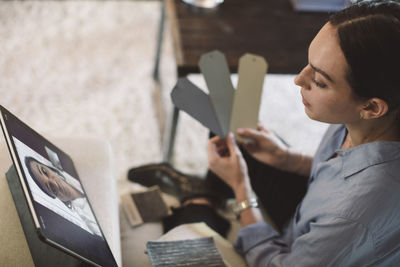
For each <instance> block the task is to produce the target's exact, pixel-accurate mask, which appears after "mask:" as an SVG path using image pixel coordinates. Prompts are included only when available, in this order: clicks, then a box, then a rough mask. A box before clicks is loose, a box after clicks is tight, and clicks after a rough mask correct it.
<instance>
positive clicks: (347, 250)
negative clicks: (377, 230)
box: [235, 217, 374, 266]
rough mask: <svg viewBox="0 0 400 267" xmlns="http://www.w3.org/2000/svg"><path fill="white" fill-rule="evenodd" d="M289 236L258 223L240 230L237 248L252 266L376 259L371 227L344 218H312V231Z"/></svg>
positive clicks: (360, 263) (341, 263)
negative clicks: (369, 230)
mask: <svg viewBox="0 0 400 267" xmlns="http://www.w3.org/2000/svg"><path fill="white" fill-rule="evenodd" d="M287 239H289V241H288V240H287ZM290 239H292V238H290V237H289V238H287V235H286V234H285V236H281V235H280V234H279V233H278V232H276V231H275V230H274V229H273V228H272V227H271V226H269V225H268V224H267V223H256V224H253V225H250V226H247V227H245V228H243V229H241V230H240V231H239V235H238V239H237V240H236V242H235V248H236V249H237V250H238V251H239V252H240V253H241V254H243V255H244V257H245V258H246V261H247V263H248V264H249V266H365V265H368V264H371V262H373V260H374V244H373V239H372V236H371V234H370V233H369V232H368V229H366V228H365V227H364V226H363V225H361V224H359V223H357V222H354V221H350V220H347V219H345V218H338V217H334V218H332V217H331V218H324V219H321V220H318V221H315V222H310V223H309V231H307V232H306V233H303V234H301V235H299V236H298V237H297V238H295V239H293V240H290Z"/></svg>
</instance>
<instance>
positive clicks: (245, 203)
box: [232, 198, 258, 217]
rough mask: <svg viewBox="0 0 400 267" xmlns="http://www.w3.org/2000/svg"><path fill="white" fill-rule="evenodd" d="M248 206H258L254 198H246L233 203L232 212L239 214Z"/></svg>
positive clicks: (237, 215)
mask: <svg viewBox="0 0 400 267" xmlns="http://www.w3.org/2000/svg"><path fill="white" fill-rule="evenodd" d="M249 208H258V202H257V199H256V198H250V199H246V200H244V201H241V202H239V203H235V205H234V206H233V208H232V211H233V213H235V215H236V217H239V216H240V213H241V212H242V211H244V210H246V209H249Z"/></svg>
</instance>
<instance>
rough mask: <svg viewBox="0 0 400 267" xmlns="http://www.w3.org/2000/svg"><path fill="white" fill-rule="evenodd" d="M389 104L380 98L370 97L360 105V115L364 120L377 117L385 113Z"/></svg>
mask: <svg viewBox="0 0 400 267" xmlns="http://www.w3.org/2000/svg"><path fill="white" fill-rule="evenodd" d="M388 110H389V106H388V104H387V103H386V101H384V100H382V99H380V98H376V97H374V98H370V99H368V100H367V101H366V103H364V105H363V106H362V109H361V112H360V117H361V118H362V119H365V120H369V119H377V118H380V117H382V116H383V115H385V114H387V112H388Z"/></svg>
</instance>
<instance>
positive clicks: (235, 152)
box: [208, 133, 262, 226]
mask: <svg viewBox="0 0 400 267" xmlns="http://www.w3.org/2000/svg"><path fill="white" fill-rule="evenodd" d="M208 167H209V169H210V170H211V171H213V172H214V173H215V174H216V175H218V176H219V177H220V178H221V179H222V180H223V181H224V182H225V183H227V184H228V185H229V186H230V187H231V188H232V190H233V192H234V193H235V198H236V201H237V202H238V203H239V202H242V201H244V200H248V199H250V198H254V197H255V194H254V192H253V190H252V188H251V185H250V178H249V176H248V172H247V164H246V162H245V160H244V158H243V155H242V153H241V152H240V150H239V147H238V146H237V144H236V142H235V140H234V137H233V134H232V133H230V134H229V136H228V137H227V138H226V140H223V139H220V138H219V137H218V136H215V137H213V138H211V139H210V140H209V142H208ZM261 220H262V216H261V213H260V211H259V209H257V208H249V209H245V210H243V211H242V212H241V214H240V222H241V224H242V226H246V225H249V224H252V223H255V222H257V221H261Z"/></svg>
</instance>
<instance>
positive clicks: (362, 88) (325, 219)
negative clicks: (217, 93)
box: [130, 1, 400, 266]
mask: <svg viewBox="0 0 400 267" xmlns="http://www.w3.org/2000/svg"><path fill="white" fill-rule="evenodd" d="M308 58H309V63H308V65H307V66H306V67H305V68H304V69H303V70H302V71H301V73H300V74H299V75H298V76H297V77H296V79H295V83H296V84H297V85H298V86H300V87H301V91H300V92H301V95H302V98H303V104H304V108H305V112H306V114H307V115H308V116H309V117H310V118H311V119H314V120H317V121H321V122H325V123H330V124H332V125H331V126H330V128H329V129H328V131H327V132H326V134H325V136H324V137H323V139H322V141H321V144H320V146H319V149H318V150H317V152H316V154H315V155H314V157H313V158H311V157H308V156H305V155H302V154H301V153H298V152H296V151H293V150H291V149H289V148H287V147H286V146H285V145H284V144H283V143H282V142H281V141H280V139H279V138H277V137H276V136H274V135H273V134H272V133H271V132H270V131H268V130H266V129H264V128H262V127H259V129H257V130H252V129H238V130H237V133H238V134H239V135H240V136H242V137H244V138H245V140H251V141H250V142H247V143H244V144H240V148H239V146H238V144H236V142H235V140H234V137H233V134H230V135H229V136H228V138H227V139H226V140H222V139H220V138H219V137H213V138H211V139H210V141H209V144H208V156H209V168H210V170H211V171H212V172H214V173H215V174H216V175H217V176H218V177H219V178H220V179H221V180H222V181H224V182H225V184H226V185H228V186H229V188H230V189H232V191H233V195H234V197H235V198H236V201H237V203H238V208H237V214H238V215H239V217H240V221H241V224H242V225H243V228H242V229H241V230H240V231H239V234H238V239H237V241H236V242H235V247H236V249H237V250H238V251H239V252H240V253H242V254H243V255H244V257H245V258H246V260H247V263H248V264H249V265H250V266H369V265H374V266H375V265H379V266H394V265H398V264H400V242H399V241H400V227H399V225H400V75H399V74H400V73H399V70H398V67H397V64H399V62H400V4H399V2H398V1H363V2H359V3H357V4H354V5H353V6H351V7H348V8H346V9H345V10H343V11H340V12H338V13H336V14H334V15H333V16H332V17H331V19H330V21H329V22H328V23H327V24H325V25H324V27H323V28H322V29H321V30H320V32H319V33H318V34H317V36H316V37H315V39H314V40H313V41H312V43H311V44H310V47H309V51H308ZM164 167H165V166H164ZM146 168H147V167H146ZM146 168H143V169H142V173H140V171H141V170H136V171H137V172H138V173H136V174H137V176H138V177H137V178H135V177H133V176H135V170H132V171H131V173H130V179H131V180H133V181H136V182H142V183H143V184H146V182H148V181H149V180H152V183H153V184H156V183H158V184H159V185H161V187H163V186H166V183H165V182H163V180H165V177H163V179H161V178H160V179H158V180H157V179H155V178H154V177H156V176H152V178H153V179H148V180H147V181H146V179H140V178H139V176H140V175H142V174H144V173H145V172H146ZM169 172H171V171H169ZM165 173H168V172H165ZM175 174H176V173H175ZM149 176H150V175H149ZM169 176H170V177H171V179H170V180H174V181H175V184H174V185H175V187H180V188H181V189H180V190H177V192H184V191H185V190H184V188H185V187H186V188H187V187H188V184H190V181H191V180H193V178H190V177H187V178H186V180H185V179H184V178H183V177H184V175H182V174H180V173H177V175H169ZM175 176H176V177H179V179H173V177H175ZM143 177H144V175H143ZM210 177H211V176H210V175H209V176H208V177H207V179H206V181H209V180H211V179H208V178H210ZM304 177H307V178H306V179H305V178H304ZM189 178H190V179H189ZM183 180H185V182H182V181H183ZM170 184H173V183H170ZM181 184H183V185H185V186H182V185H181ZM192 184H195V183H192ZM148 185H150V184H148ZM229 188H228V189H229ZM178 189H179V188H178ZM222 189H223V188H222V187H221V186H219V188H218V192H227V191H226V190H222ZM186 191H190V190H186ZM228 195H229V193H228ZM293 195H294V196H293ZM303 196H304V198H303ZM257 201H258V202H259V203H260V204H262V205H263V206H264V207H265V209H266V212H267V213H268V215H270V217H271V219H272V221H274V222H275V224H276V226H277V227H275V226H274V227H272V226H271V225H272V224H270V223H267V222H263V221H262V216H261V215H260V211H259V209H258V207H257ZM299 202H300V203H299ZM193 207H197V209H198V208H200V207H203V208H204V209H203V213H204V214H206V213H207V211H206V210H207V209H210V207H211V208H212V207H213V201H212V199H210V198H209V197H207V196H206V195H203V196H202V197H201V196H199V195H196V196H195V197H192V198H187V197H186V198H185V200H184V201H183V207H182V208H181V209H180V210H179V212H175V213H174V215H173V216H171V217H170V218H168V219H167V220H168V221H169V226H170V227H173V226H175V225H177V224H179V223H184V222H189V221H190V218H191V217H193V216H195V215H196V214H195V213H196V212H194V209H193ZM296 207H297V208H296ZM182 214H183V215H182ZM193 214H194V215H193ZM204 214H201V216H202V217H205V218H206V219H204V220H205V221H206V222H207V223H208V224H209V225H211V226H212V227H213V226H214V227H213V228H214V229H216V228H217V227H215V225H220V224H221V223H218V222H217V220H216V219H213V217H212V216H204ZM210 214H212V212H210ZM214 217H215V216H214ZM199 220H201V219H199ZM217 230H218V229H217ZM225 230H226V229H225ZM220 232H223V231H220Z"/></svg>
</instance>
